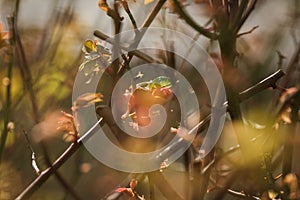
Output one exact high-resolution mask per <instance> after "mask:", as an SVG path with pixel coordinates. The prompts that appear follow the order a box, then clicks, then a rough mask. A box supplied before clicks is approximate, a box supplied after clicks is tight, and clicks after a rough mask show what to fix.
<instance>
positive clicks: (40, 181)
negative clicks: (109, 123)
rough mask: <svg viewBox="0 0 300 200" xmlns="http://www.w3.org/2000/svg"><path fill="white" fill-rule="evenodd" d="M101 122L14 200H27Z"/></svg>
mask: <svg viewBox="0 0 300 200" xmlns="http://www.w3.org/2000/svg"><path fill="white" fill-rule="evenodd" d="M101 121H102V118H101V119H99V120H98V122H97V123H96V124H94V126H93V127H91V128H90V129H89V130H88V131H87V132H86V133H85V134H84V135H83V136H82V137H81V138H79V139H78V141H76V142H74V143H72V144H71V145H70V146H69V147H68V148H67V149H66V150H65V151H64V153H62V154H61V155H60V156H59V158H57V159H56V161H55V162H54V163H53V164H52V166H51V167H49V168H47V169H46V170H44V171H42V172H41V174H40V175H39V176H38V177H37V178H36V179H35V180H34V181H33V182H32V183H31V184H30V185H29V186H28V187H27V188H25V189H24V190H23V192H22V193H21V194H20V195H19V196H18V197H16V200H21V199H29V197H30V196H31V195H32V194H33V193H34V192H35V191H36V190H38V189H39V188H40V187H41V186H42V185H43V184H44V183H45V182H46V181H47V180H48V178H49V177H50V176H52V175H53V174H54V173H55V171H57V170H58V169H59V168H60V167H61V166H62V165H63V164H64V163H65V162H66V161H68V160H69V159H70V157H71V156H72V155H73V154H74V153H75V152H76V151H77V150H78V149H79V147H81V146H82V145H83V141H85V140H86V139H87V138H88V137H90V135H92V134H93V133H94V132H95V130H96V127H97V126H98V124H99V123H100V122H101Z"/></svg>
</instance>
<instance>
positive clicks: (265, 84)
mask: <svg viewBox="0 0 300 200" xmlns="http://www.w3.org/2000/svg"><path fill="white" fill-rule="evenodd" d="M284 75H285V73H284V72H283V71H282V70H278V71H276V72H274V73H273V74H271V75H270V76H268V77H267V78H265V79H263V80H262V81H260V82H258V83H257V84H255V85H254V86H252V87H250V88H248V89H246V90H244V91H243V92H240V93H239V100H240V101H244V100H246V99H249V98H250V97H252V96H254V95H255V94H257V93H259V92H261V91H263V90H265V89H267V88H269V87H273V88H276V87H277V86H276V82H277V81H278V79H280V78H281V77H283V76H284Z"/></svg>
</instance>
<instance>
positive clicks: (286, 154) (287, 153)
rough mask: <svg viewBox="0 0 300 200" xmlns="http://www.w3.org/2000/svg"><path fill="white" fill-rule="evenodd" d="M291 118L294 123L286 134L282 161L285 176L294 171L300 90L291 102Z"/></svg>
mask: <svg viewBox="0 0 300 200" xmlns="http://www.w3.org/2000/svg"><path fill="white" fill-rule="evenodd" d="M291 104H292V105H291V107H292V111H291V120H292V124H291V125H290V126H289V130H288V131H287V133H286V135H285V141H284V149H283V163H282V174H283V177H285V176H286V175H287V174H289V173H291V172H292V164H293V153H294V152H293V150H294V145H295V144H294V143H293V142H294V140H295V136H296V132H297V119H298V112H299V110H300V91H298V92H297V94H296V95H295V96H294V98H293V101H292V102H291Z"/></svg>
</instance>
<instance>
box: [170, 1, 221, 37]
mask: <svg viewBox="0 0 300 200" xmlns="http://www.w3.org/2000/svg"><path fill="white" fill-rule="evenodd" d="M173 2H174V4H175V6H176V9H177V11H178V13H179V15H180V16H181V17H182V18H183V19H184V20H185V22H186V23H187V24H188V25H190V26H191V27H192V28H194V29H195V30H196V31H197V32H198V33H200V34H202V35H204V36H205V37H207V38H209V39H213V40H214V39H217V37H218V35H217V34H215V33H212V32H210V31H209V30H208V29H206V28H204V27H202V26H200V25H198V24H197V23H196V22H195V21H194V20H193V18H192V17H191V16H189V14H188V13H187V12H186V11H185V10H184V9H183V6H182V5H181V4H180V2H179V1H178V0H173Z"/></svg>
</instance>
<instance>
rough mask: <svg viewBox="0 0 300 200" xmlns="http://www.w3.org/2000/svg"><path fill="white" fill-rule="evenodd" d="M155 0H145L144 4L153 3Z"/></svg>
mask: <svg viewBox="0 0 300 200" xmlns="http://www.w3.org/2000/svg"><path fill="white" fill-rule="evenodd" d="M153 1H154V0H144V4H145V5H147V4H149V3H152V2H153Z"/></svg>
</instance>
